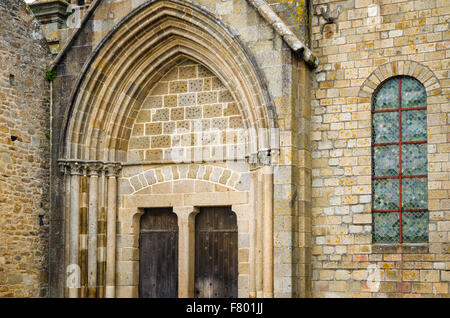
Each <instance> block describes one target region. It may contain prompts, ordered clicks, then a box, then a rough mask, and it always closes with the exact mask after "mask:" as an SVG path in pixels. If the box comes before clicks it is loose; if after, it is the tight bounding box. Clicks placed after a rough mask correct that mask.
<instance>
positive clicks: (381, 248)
mask: <svg viewBox="0 0 450 318" xmlns="http://www.w3.org/2000/svg"><path fill="white" fill-rule="evenodd" d="M428 252H429V251H428V243H404V244H372V253H373V254H427V253H428Z"/></svg>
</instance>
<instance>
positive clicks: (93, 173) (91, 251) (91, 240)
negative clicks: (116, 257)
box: [87, 164, 101, 298]
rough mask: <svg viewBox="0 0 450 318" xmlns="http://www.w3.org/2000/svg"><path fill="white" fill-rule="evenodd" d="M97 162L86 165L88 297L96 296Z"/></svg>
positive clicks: (98, 168) (98, 166)
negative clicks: (87, 195) (87, 189)
mask: <svg viewBox="0 0 450 318" xmlns="http://www.w3.org/2000/svg"><path fill="white" fill-rule="evenodd" d="M100 169H101V165H99V164H89V165H88V176H89V208H88V267H87V271H88V282H87V283H88V297H89V298H95V297H96V287H97V222H98V220H97V214H98V174H99V170H100Z"/></svg>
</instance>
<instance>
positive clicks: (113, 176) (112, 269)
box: [106, 164, 120, 298]
mask: <svg viewBox="0 0 450 318" xmlns="http://www.w3.org/2000/svg"><path fill="white" fill-rule="evenodd" d="M106 168H107V178H108V192H107V193H108V207H107V217H106V222H107V224H106V228H107V235H106V241H107V243H106V298H114V297H115V296H116V227H117V224H116V223H117V221H116V219H117V175H118V173H119V171H120V167H119V166H118V165H116V164H109V165H107V167H106Z"/></svg>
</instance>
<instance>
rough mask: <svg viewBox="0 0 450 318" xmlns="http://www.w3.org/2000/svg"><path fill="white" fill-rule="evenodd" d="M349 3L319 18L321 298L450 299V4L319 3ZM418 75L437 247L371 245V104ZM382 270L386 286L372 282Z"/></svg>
mask: <svg viewBox="0 0 450 318" xmlns="http://www.w3.org/2000/svg"><path fill="white" fill-rule="evenodd" d="M313 5H314V8H315V9H316V10H317V9H318V8H319V7H320V6H321V5H329V6H330V8H331V11H333V10H335V9H336V8H337V6H338V5H339V6H341V7H342V9H343V10H342V13H341V14H340V15H339V18H338V20H337V23H336V24H331V25H327V26H326V27H325V28H324V30H323V33H322V32H321V26H322V25H323V23H324V20H323V19H322V18H320V20H319V17H318V16H314V18H313V28H312V31H313V35H312V37H313V48H312V49H313V52H314V53H315V54H316V55H317V56H318V57H319V59H320V66H319V70H318V72H317V73H316V79H317V82H316V84H315V89H314V97H315V98H314V100H313V103H312V177H313V178H312V205H313V206H312V216H313V224H312V233H313V239H312V240H313V244H314V245H313V249H312V254H313V257H312V265H313V296H314V297H327V296H344V297H371V296H372V297H429V296H433V297H434V296H438V297H439V296H448V295H449V286H448V284H449V280H450V258H449V251H450V250H449V248H450V245H449V243H448V242H449V238H450V232H449V230H450V227H449V225H450V200H449V190H450V182H449V164H448V162H449V151H450V148H449V139H448V136H449V135H448V133H449V131H448V124H449V119H448V118H449V117H448V115H449V104H448V98H449V91H450V90H449V87H450V81H449V79H448V71H449V56H450V51H449V43H450V42H449V39H450V34H449V30H448V17H449V12H450V2H449V1H448V0H416V1H406V0H404V1H402V0H347V1H325V0H315V1H313ZM395 75H410V76H413V77H415V78H417V79H418V80H419V81H420V82H421V83H422V84H424V86H425V88H426V90H427V95H428V105H427V107H428V108H427V109H428V111H427V112H428V208H429V243H428V244H411V245H409V246H408V244H403V246H399V245H388V246H380V245H377V244H373V242H372V220H373V218H372V213H371V211H372V185H371V173H372V172H371V165H372V158H371V135H372V129H371V125H372V124H371V122H372V121H371V118H372V116H371V105H372V104H371V102H372V94H373V92H374V90H375V89H376V87H377V86H378V85H379V84H380V83H381V82H382V81H383V80H385V79H387V78H389V77H392V76H395ZM371 265H372V266H375V267H377V268H378V269H379V271H380V275H381V284H380V285H379V289H375V290H374V289H371V288H370V285H369V284H368V283H367V280H368V279H369V280H370V279H371V277H369V273H370V271H368V270H367V269H368V268H369V266H371Z"/></svg>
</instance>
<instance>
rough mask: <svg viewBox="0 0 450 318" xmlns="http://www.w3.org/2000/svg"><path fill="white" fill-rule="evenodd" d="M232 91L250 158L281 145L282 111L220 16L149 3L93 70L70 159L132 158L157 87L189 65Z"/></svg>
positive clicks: (83, 84)
mask: <svg viewBox="0 0 450 318" xmlns="http://www.w3.org/2000/svg"><path fill="white" fill-rule="evenodd" d="M186 58H188V59H191V60H194V61H197V62H198V63H201V64H203V65H205V66H206V67H208V68H209V69H210V70H211V71H213V72H214V73H215V74H216V75H217V76H218V77H219V78H220V79H221V80H222V82H223V83H224V85H225V86H227V88H228V89H229V90H230V92H231V93H232V95H233V97H234V99H235V100H236V102H237V103H238V106H239V109H240V112H241V115H242V118H243V121H244V125H245V128H246V129H248V131H249V141H248V154H249V155H257V154H258V153H259V152H263V151H267V150H270V149H273V148H276V146H275V145H274V144H271V142H272V143H276V141H275V142H274V139H276V138H273V137H272V138H270V136H271V131H273V130H274V128H276V123H275V118H274V117H275V110H274V106H273V104H272V103H271V99H270V97H269V94H268V90H267V85H266V82H265V80H264V75H263V73H262V72H261V71H260V70H259V69H258V66H257V64H256V61H255V60H254V59H253V57H252V56H251V54H249V51H248V50H247V49H246V48H245V47H244V45H243V44H242V43H241V42H240V41H239V39H238V38H237V37H236V36H235V35H233V33H232V32H231V31H230V30H228V29H227V28H226V27H225V26H224V25H223V24H221V23H220V22H219V21H218V20H216V19H214V16H213V15H211V14H210V13H208V12H207V11H205V10H204V9H203V8H200V7H197V6H195V5H193V4H192V3H189V4H187V3H183V1H156V2H148V3H145V4H143V5H141V6H140V7H138V8H136V9H135V10H134V11H133V12H131V13H130V14H129V15H128V16H126V17H125V18H124V19H123V20H122V21H121V22H120V23H118V25H117V26H116V27H115V28H114V29H113V30H112V31H111V32H110V33H109V34H108V35H107V36H106V37H105V38H104V39H103V41H102V42H101V43H100V44H99V45H98V47H97V48H96V50H95V51H94V52H93V53H92V55H91V56H90V58H89V59H88V62H87V63H86V64H85V66H84V68H83V70H82V73H81V75H80V77H79V79H78V82H77V84H76V85H75V88H74V91H73V93H72V99H71V105H70V107H69V108H68V110H67V113H66V116H65V124H64V127H65V129H64V133H63V135H62V140H61V145H62V146H63V147H64V148H63V149H61V152H60V153H61V154H62V157H63V158H64V159H76V160H98V161H116V162H117V161H118V162H123V161H125V159H126V151H127V148H128V139H129V136H130V133H131V129H132V125H133V123H134V119H135V117H136V115H137V113H138V111H139V109H140V107H141V104H142V102H143V101H144V99H145V97H146V96H147V95H148V93H149V92H150V90H151V88H152V86H153V84H154V83H156V82H158V81H159V79H161V78H162V76H163V75H164V74H165V73H166V72H167V71H169V70H170V69H171V68H172V67H173V66H174V65H176V64H177V63H179V62H180V61H182V60H183V59H186Z"/></svg>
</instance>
